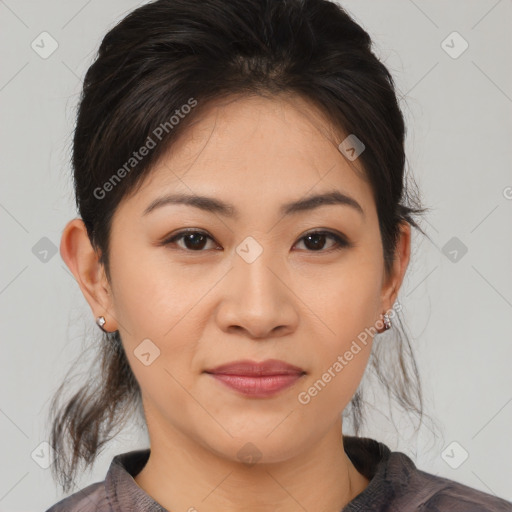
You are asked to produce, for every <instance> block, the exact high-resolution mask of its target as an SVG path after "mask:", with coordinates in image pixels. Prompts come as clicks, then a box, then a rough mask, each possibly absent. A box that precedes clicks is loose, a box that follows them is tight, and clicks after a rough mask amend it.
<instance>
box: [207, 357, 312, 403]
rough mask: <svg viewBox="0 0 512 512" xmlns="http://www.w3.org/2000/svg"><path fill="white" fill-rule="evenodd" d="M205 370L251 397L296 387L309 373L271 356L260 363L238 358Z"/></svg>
mask: <svg viewBox="0 0 512 512" xmlns="http://www.w3.org/2000/svg"><path fill="white" fill-rule="evenodd" d="M204 373H206V374H208V375H211V376H212V377H213V378H214V379H215V380H217V381H218V382H220V383H221V384H223V385H225V386H227V387H229V388H230V389H232V390H235V391H237V392H238V393H240V394H242V395H244V396H247V397H252V398H267V397H270V396H274V395H276V394H277V393H279V392H280V391H283V390H285V389H287V388H289V387H291V386H293V385H294V384H295V383H296V382H297V381H298V380H300V379H301V378H302V377H303V376H304V375H306V371H305V370H303V369H302V368H300V367H298V366H295V365H291V364H289V363H286V362H285V361H279V360H277V359H268V360H266V361H263V362H260V363H258V362H255V361H248V360H244V361H235V362H232V363H227V364H224V365H221V366H217V367H216V368H214V369H211V370H206V371H205V372H204Z"/></svg>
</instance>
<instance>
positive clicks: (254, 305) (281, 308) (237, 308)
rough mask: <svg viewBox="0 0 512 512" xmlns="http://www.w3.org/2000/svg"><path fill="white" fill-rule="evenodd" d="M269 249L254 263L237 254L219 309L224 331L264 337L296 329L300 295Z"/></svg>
mask: <svg viewBox="0 0 512 512" xmlns="http://www.w3.org/2000/svg"><path fill="white" fill-rule="evenodd" d="M266 252H267V251H263V253H262V254H261V255H260V256H259V257H258V258H257V259H256V260H255V261H253V262H251V263H248V262H246V261H245V260H244V259H243V258H241V257H239V256H238V255H237V254H235V256H234V259H233V267H232V269H231V271H230V272H228V274H227V275H226V277H225V279H223V289H222V301H221V303H220V304H219V307H218V309H217V312H216V316H217V318H216V320H217V323H218V325H219V326H220V328H221V329H222V330H223V331H225V332H236V331H239V332H241V333H244V334H245V335H246V336H249V337H250V338H254V339H263V338H270V337H276V336H284V335H286V334H289V333H290V332H293V331H294V330H295V329H296V326H297V323H298V314H297V309H296V307H295V304H296V301H297V300H298V299H297V297H296V295H295V294H294V292H293V291H292V290H291V289H290V285H289V284H287V283H286V282H285V280H286V272H283V271H282V269H281V271H280V269H278V268H276V264H275V258H272V255H271V254H269V255H267V254H266ZM272 260H273V261H272Z"/></svg>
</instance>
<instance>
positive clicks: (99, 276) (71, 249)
mask: <svg viewBox="0 0 512 512" xmlns="http://www.w3.org/2000/svg"><path fill="white" fill-rule="evenodd" d="M60 255H61V257H62V259H63V260H64V262H65V263H66V265H67V266H68V268H69V270H70V271H71V272H72V274H73V275H74V276H75V279H76V281H77V282H78V285H79V286H80V289H81V290H82V293H83V294H84V297H85V299H86V300H87V302H88V303H89V306H90V307H91V310H92V312H93V314H94V318H95V319H96V318H97V317H98V316H104V317H105V320H106V323H105V325H104V329H105V330H107V331H111V332H112V331H116V330H117V329H118V327H117V322H116V320H115V316H116V315H115V311H114V305H113V302H112V293H111V289H110V285H109V283H108V280H107V277H106V274H105V269H104V266H103V264H102V263H100V262H99V256H100V255H99V254H97V253H96V251H95V250H94V248H93V247H92V244H91V242H90V240H89V236H88V234H87V228H86V227H85V224H84V222H83V220H82V219H80V218H77V219H73V220H71V221H69V222H68V223H67V224H66V227H65V228H64V231H63V232H62V237H61V241H60Z"/></svg>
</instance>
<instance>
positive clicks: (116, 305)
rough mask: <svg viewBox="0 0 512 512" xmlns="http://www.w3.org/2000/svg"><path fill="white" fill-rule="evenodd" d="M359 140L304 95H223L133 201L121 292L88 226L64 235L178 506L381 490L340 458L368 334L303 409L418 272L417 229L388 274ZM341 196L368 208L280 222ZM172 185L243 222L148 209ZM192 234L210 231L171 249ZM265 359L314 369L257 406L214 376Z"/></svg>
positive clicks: (204, 507)
mask: <svg viewBox="0 0 512 512" xmlns="http://www.w3.org/2000/svg"><path fill="white" fill-rule="evenodd" d="M345 136H346V135H340V134H339V133H336V130H334V128H333V127H332V126H330V125H329V122H328V120H327V119H326V117H324V116H323V114H322V113H321V112H320V111H318V110H317V109H315V107H314V106H313V105H312V104H310V103H309V102H308V101H307V100H305V99H303V98H300V97H285V96H280V97H273V98H272V99H269V98H263V97H260V96H251V97H234V98H231V99H230V100H229V101H228V100H224V101H223V102H222V103H220V102H217V103H214V104H212V105H211V106H210V107H209V108H208V109H207V110H206V111H205V112H204V113H203V114H202V115H201V116H200V118H199V121H197V122H195V123H194V124H192V125H191V126H190V127H188V129H187V130H186V131H185V132H183V134H182V135H181V137H180V138H179V139H178V140H177V142H176V143H175V144H174V145H173V146H172V148H171V150H170V151H169V152H168V153H167V154H166V155H165V157H164V158H162V159H161V160H160V161H159V162H158V163H157V165H156V166H155V167H154V169H153V171H152V173H151V174H150V175H149V177H148V178H147V179H146V180H145V182H144V183H143V186H142V188H141V189H140V190H138V191H137V192H136V194H135V195H132V196H130V197H128V198H125V200H123V202H122V203H121V204H120V206H119V208H118V210H117V211H116V214H115V216H114V219H113V224H112V233H111V273H112V276H111V277H112V281H111V282H108V280H107V278H106V276H105V273H104V269H103V267H102V266H101V265H100V264H99V263H98V255H97V254H96V253H95V252H94V250H93V249H92V247H91V244H90V242H89V239H88V237H87V234H86V231H85V227H84V225H83V222H82V221H81V220H80V219H73V220H72V221H70V222H69V223H68V224H67V226H66V227H65V229H64V232H63V235H62V241H61V248H60V250H61V255H62V258H63V259H64V261H65V262H66V264H67V265H68V267H69V268H70V270H71V271H72V272H73V274H74V276H75V277H76V279H77V282H78V283H79V285H80V288H81V290H82V292H83V294H84V296H85V298H86V299H87V301H88V302H89V304H90V307H91V309H92V312H93V314H94V317H97V316H99V315H103V316H105V318H106V320H107V322H106V324H105V328H106V329H107V330H109V331H114V330H116V329H119V331H120V334H121V337H122V340H123V345H124V347H125V350H126V354H127V357H128V359H129V362H130V365H131V367H132V370H133V372H134V374H135V376H136V378H137V380H138V382H139V384H140V387H141V390H142V399H143V405H144V411H145V416H146V422H147V427H148V433H149V438H150V446H151V455H150V457H149V460H148V462H147V464H146V466H145V467H144V468H143V470H142V471H141V472H140V473H139V474H138V475H137V476H136V478H135V481H136V483H137V484H138V485H139V486H140V487H141V488H142V489H144V490H145V491H146V492H147V493H148V494H149V495H151V496H152V497H153V498H154V499H155V500H156V501H158V502H159V503H160V504H161V505H162V506H163V507H165V508H166V509H168V510H172V511H178V510H180V511H187V510H193V509H191V507H195V508H196V509H197V510H200V511H201V512H214V511H218V510H224V511H227V512H230V511H268V510H274V511H279V512H288V511H298V510H304V509H305V510H308V511H310V512H313V511H317V512H324V511H325V512H327V511H333V512H334V511H339V510H341V508H342V507H343V506H345V505H346V504H347V503H348V502H349V501H350V500H352V499H353V498H354V497H355V496H357V495H358V494H359V493H361V492H362V491H363V490H364V489H365V488H366V486H367V485H368V480H367V478H365V477H364V476H363V475H362V474H360V473H359V472H358V471H357V470H356V468H355V467H354V465H353V464H352V463H351V461H350V459H349V458H348V456H347V455H346V453H345V452H344V450H343V440H342V427H343V425H342V419H341V414H342V411H343V409H344V408H345V407H346V405H347V404H348V403H349V402H350V399H351V398H352V396H353V395H354V393H355V391H356V390H357V387H358V385H359V383H360V381H361V378H362V376H363V373H364V370H365V368H366V365H367V362H368V357H369V355H370V351H371V344H372V338H371V336H370V337H369V339H368V342H367V344H366V345H363V344H360V345H361V347H362V350H361V351H360V352H358V353H357V355H355V356H354V358H353V359H352V360H351V361H350V362H349V363H348V364H347V365H346V366H345V367H344V368H343V370H342V371H340V372H338V373H337V374H336V376H335V377H334V378H332V379H331V380H330V382H329V383H328V384H327V385H326V386H325V387H324V388H323V389H322V390H321V391H320V392H318V393H317V395H316V396H314V397H312V398H311V400H310V402H309V403H308V404H307V405H303V404H301V403H299V401H298V395H299V393H300V392H301V391H307V390H308V388H310V387H311V386H312V385H313V383H314V382H315V381H317V380H318V379H319V378H321V376H322V374H323V373H324V372H325V371H326V370H327V368H329V367H332V365H333V363H334V362H335V361H336V360H337V357H338V356H339V355H343V354H344V353H345V352H346V351H347V350H348V349H349V348H350V346H351V343H352V342H353V341H354V340H356V339H357V336H358V334H360V333H361V332H363V331H364V330H365V329H366V328H371V327H375V326H378V327H379V328H380V329H379V331H382V330H383V329H382V324H380V323H379V321H380V320H381V319H382V316H381V315H382V314H383V313H384V312H386V311H389V310H390V309H391V307H392V306H393V304H394V302H395V299H396V298H397V294H398V291H399V289H400V286H401V283H402V280H403V277H404V274H405V271H406V268H407V265H408V262H409V256H410V226H409V224H407V223H405V224H404V225H403V226H402V228H401V235H400V238H399V242H398V245H397V250H396V255H395V261H394V266H393V270H392V272H391V274H389V275H386V274H385V272H384V259H383V252H382V244H381V238H380V233H379V227H378V218H377V211H376V207H375V204H374V201H373V197H372V192H371V189H370V186H369V184H368V183H367V182H366V181H365V180H363V179H362V178H361V175H360V171H361V166H360V163H359V160H358V159H356V160H354V161H352V162H351V161H349V160H348V159H346V158H344V156H343V155H342V154H341V153H340V151H339V150H338V148H337V144H339V143H340V142H341V141H342V140H343V138H344V137H345ZM356 171H359V172H356ZM333 190H338V191H341V192H344V193H346V194H347V195H350V196H351V197H352V198H354V199H355V200H356V201H357V202H358V203H359V204H360V205H361V207H362V208H363V210H364V216H363V215H361V214H360V213H358V212H357V211H356V210H355V209H353V208H351V207H349V206H346V205H323V206H320V207H318V208H316V209H313V210H309V211H305V212H300V213H296V214H293V215H289V216H282V215H280V214H279V207H280V206H281V205H282V204H283V203H286V202H290V201H294V200H298V199H301V198H304V196H306V195H312V194H316V193H321V192H329V191H333ZM168 192H173V193H176V192H183V193H187V194H188V193H195V194H201V195H208V196H213V197H215V198H217V199H220V200H222V201H226V202H229V203H232V204H233V206H235V207H236V208H237V209H238V210H239V217H238V218H228V217H224V216H222V215H220V214H214V213H211V212H205V211H202V210H200V209H198V208H194V207H192V206H189V205H166V206H163V207H161V208H157V209H155V210H154V211H153V212H151V213H149V214H148V215H143V212H144V210H145V208H146V207H147V206H148V205H149V204H150V203H151V202H152V201H153V200H155V199H156V198H158V197H161V196H163V195H164V193H168ZM184 228H196V229H197V230H200V231H203V232H206V233H207V235H208V236H209V237H211V238H206V239H201V237H200V236H198V235H196V239H194V240H193V242H194V243H195V244H196V245H194V243H190V242H189V243H188V244H187V242H186V240H185V239H183V238H181V239H179V240H177V241H175V242H174V244H170V245H167V246H165V245H159V242H160V241H162V240H164V239H165V238H169V235H171V234H172V233H176V232H178V231H179V230H182V229H184ZM315 230H316V231H319V230H329V231H333V232H335V233H336V232H339V233H341V234H343V235H345V237H346V238H347V239H348V240H349V241H350V242H351V243H352V246H350V247H341V248H340V250H335V247H336V243H335V240H334V239H331V238H330V237H329V236H327V237H324V238H322V237H320V239H317V244H318V249H315V247H316V246H315V244H314V240H313V243H311V242H309V243H308V240H307V239H305V238H304V237H305V235H306V234H308V233H309V232H311V231H315ZM248 236H251V237H253V238H254V239H255V240H256V241H257V243H258V244H259V245H260V246H261V248H262V250H263V252H262V253H261V255H260V256H259V257H258V258H257V259H255V261H253V262H251V263H248V262H247V261H246V260H244V259H243V258H242V257H240V256H239V254H238V253H237V252H236V249H237V247H238V246H239V245H240V244H241V242H242V241H244V239H245V238H246V237H248ZM198 245H199V249H194V247H197V246H198ZM333 248H334V249H333ZM146 338H149V339H150V340H151V341H152V343H154V344H155V345H156V346H157V347H158V349H159V350H160V355H159V356H158V357H157V358H156V359H154V360H153V362H152V363H151V364H149V365H147V366H146V365H144V364H143V363H142V362H141V361H140V360H139V359H138V358H137V357H136V355H135V354H134V350H136V348H137V346H138V345H139V344H140V343H141V341H142V340H144V339H146ZM268 358H275V359H281V360H284V361H286V362H288V363H291V364H294V365H296V366H299V367H301V368H303V369H304V370H305V371H306V375H304V376H303V377H301V379H300V380H298V381H297V382H296V383H295V384H294V385H293V386H292V387H289V388H287V389H285V390H283V391H281V392H280V393H279V394H277V395H275V396H273V397H270V398H253V397H252V398H251V397H247V396H244V395H241V394H240V393H238V392H236V391H234V390H232V389H230V388H228V387H227V386H225V385H223V384H222V383H221V382H219V381H217V380H216V379H214V378H212V377H211V376H210V375H207V374H205V373H204V370H205V369H207V368H212V367H215V366H218V365H220V364H223V363H226V362H230V361H235V360H240V359H252V360H256V361H261V360H265V359H268ZM248 442H250V443H252V445H251V446H255V447H256V448H257V450H258V452H259V454H260V456H261V458H260V459H259V460H258V461H257V463H255V464H245V463H244V462H243V461H242V460H240V458H239V456H238V455H237V454H238V451H239V450H240V449H241V448H242V447H244V446H245V445H246V443H248ZM246 449H247V448H246ZM252 450H255V449H254V448H252Z"/></svg>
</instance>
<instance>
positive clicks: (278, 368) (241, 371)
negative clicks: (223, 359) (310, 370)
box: [205, 359, 306, 377]
mask: <svg viewBox="0 0 512 512" xmlns="http://www.w3.org/2000/svg"><path fill="white" fill-rule="evenodd" d="M205 373H210V374H215V375H219V374H222V375H239V376H245V377H264V376H278V375H302V374H305V373H306V371H305V370H303V369H302V368H300V367H298V366H295V365H292V364H290V363H287V362H285V361H281V360H279V359H267V360H265V361H261V362H258V361H250V360H247V359H246V360H242V361H233V362H230V363H226V364H222V365H220V366H217V367H215V368H213V369H209V370H205Z"/></svg>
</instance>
